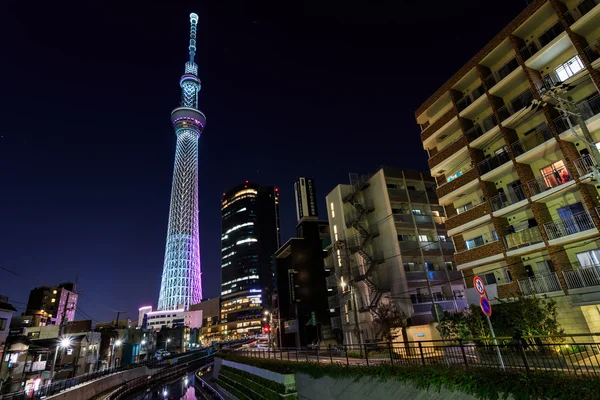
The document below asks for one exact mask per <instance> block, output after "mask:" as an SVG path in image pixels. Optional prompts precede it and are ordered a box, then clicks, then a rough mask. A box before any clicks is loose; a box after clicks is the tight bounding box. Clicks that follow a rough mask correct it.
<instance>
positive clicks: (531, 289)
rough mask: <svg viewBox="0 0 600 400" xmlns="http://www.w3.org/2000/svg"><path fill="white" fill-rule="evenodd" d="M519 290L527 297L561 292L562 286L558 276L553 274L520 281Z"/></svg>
mask: <svg viewBox="0 0 600 400" xmlns="http://www.w3.org/2000/svg"><path fill="white" fill-rule="evenodd" d="M517 282H518V283H519V289H521V293H523V295H525V296H530V295H534V294H540V293H550V292H561V291H562V290H563V289H562V286H560V281H559V280H558V275H556V272H553V273H551V274H548V275H539V276H532V277H530V278H526V279H519V280H518V281H517Z"/></svg>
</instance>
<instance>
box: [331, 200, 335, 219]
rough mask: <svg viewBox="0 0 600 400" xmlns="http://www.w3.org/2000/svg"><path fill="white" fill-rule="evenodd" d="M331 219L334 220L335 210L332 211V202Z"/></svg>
mask: <svg viewBox="0 0 600 400" xmlns="http://www.w3.org/2000/svg"><path fill="white" fill-rule="evenodd" d="M331 218H335V210H334V209H333V201H332V202H331Z"/></svg>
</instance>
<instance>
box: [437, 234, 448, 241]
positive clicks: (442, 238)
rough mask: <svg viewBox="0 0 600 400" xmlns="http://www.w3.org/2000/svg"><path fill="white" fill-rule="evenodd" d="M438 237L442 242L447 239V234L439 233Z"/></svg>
mask: <svg viewBox="0 0 600 400" xmlns="http://www.w3.org/2000/svg"><path fill="white" fill-rule="evenodd" d="M438 239H439V240H440V242H445V241H446V235H438Z"/></svg>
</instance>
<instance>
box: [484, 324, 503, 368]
mask: <svg viewBox="0 0 600 400" xmlns="http://www.w3.org/2000/svg"><path fill="white" fill-rule="evenodd" d="M485 318H486V319H487V322H488V325H489V327H490V332H491V333H492V339H493V340H494V346H496V353H497V354H498V360H499V361H500V366H502V369H504V360H502V353H501V352H500V347H498V341H497V340H496V334H495V333H494V328H493V327H492V321H491V320H490V317H488V316H487V315H486V316H485Z"/></svg>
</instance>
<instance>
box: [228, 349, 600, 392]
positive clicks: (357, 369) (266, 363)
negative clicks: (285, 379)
mask: <svg viewBox="0 0 600 400" xmlns="http://www.w3.org/2000/svg"><path fill="white" fill-rule="evenodd" d="M217 356H218V357H222V358H224V359H227V360H231V361H235V362H239V363H243V364H247V365H253V366H255V367H258V368H263V369H267V370H270V371H273V372H277V373H280V374H292V373H296V372H298V373H304V374H306V375H309V376H311V377H312V378H315V379H319V378H322V377H324V376H329V377H331V378H333V379H344V378H350V379H354V381H358V380H360V379H368V380H370V381H381V382H384V381H389V380H396V381H399V382H403V383H405V384H408V385H411V386H413V387H415V388H417V389H420V390H429V389H431V388H433V389H434V390H435V391H436V392H439V391H440V390H441V389H442V388H445V389H447V390H449V391H457V392H462V393H465V394H469V395H472V396H474V397H477V398H478V399H482V400H498V399H507V398H508V397H509V396H512V397H513V398H514V399H515V400H542V399H543V400H546V399H561V400H571V399H572V400H592V399H598V398H599V396H598V393H599V392H598V389H597V388H598V387H599V385H600V378H598V377H596V376H591V375H583V374H581V375H568V374H566V373H562V372H550V371H530V372H529V373H525V372H522V371H511V370H508V371H505V372H502V371H500V370H499V369H488V368H471V369H468V370H464V369H462V368H449V367H446V366H414V365H411V366H407V367H404V366H391V365H389V364H381V365H372V366H370V367H364V366H355V365H350V366H346V365H340V364H317V363H314V362H304V361H301V362H296V361H282V360H272V359H260V358H249V357H243V356H239V355H235V354H231V353H224V354H217Z"/></svg>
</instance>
